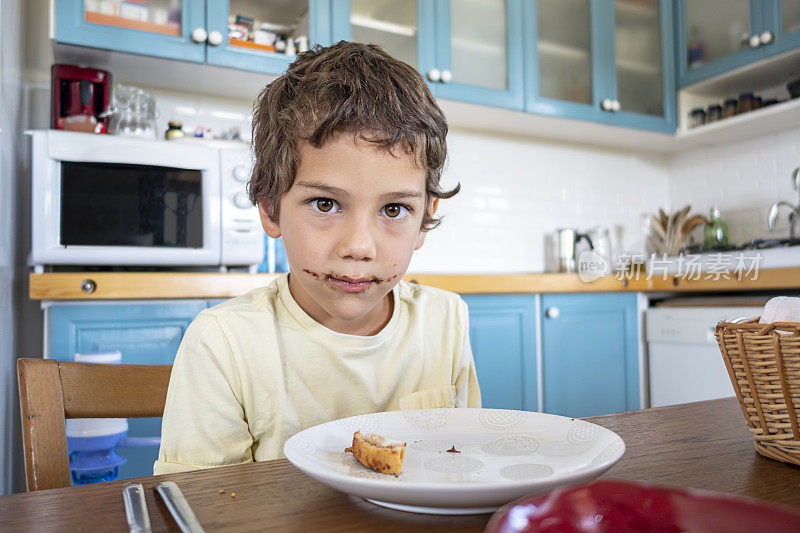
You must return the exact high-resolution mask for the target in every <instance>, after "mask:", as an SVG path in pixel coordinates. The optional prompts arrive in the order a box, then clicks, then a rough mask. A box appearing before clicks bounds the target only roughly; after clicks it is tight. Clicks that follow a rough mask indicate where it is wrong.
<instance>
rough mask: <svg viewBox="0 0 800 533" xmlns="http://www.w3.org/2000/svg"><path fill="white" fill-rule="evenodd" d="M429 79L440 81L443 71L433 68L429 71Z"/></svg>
mask: <svg viewBox="0 0 800 533" xmlns="http://www.w3.org/2000/svg"><path fill="white" fill-rule="evenodd" d="M428 79H429V80H430V81H439V80H441V79H442V73H441V72H439V69H438V68H432V69H430V70H429V71H428Z"/></svg>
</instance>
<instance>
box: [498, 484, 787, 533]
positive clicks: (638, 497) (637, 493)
mask: <svg viewBox="0 0 800 533" xmlns="http://www.w3.org/2000/svg"><path fill="white" fill-rule="evenodd" d="M639 531H641V532H648V533H651V532H652V533H662V532H663V533H667V532H669V533H673V532H674V533H677V532H697V531H702V532H704V533H738V532H742V533H744V532H752V531H769V532H770V533H783V532H787V533H789V532H792V533H797V532H798V531H800V512H797V511H795V510H793V509H790V508H787V507H780V506H777V505H775V504H772V503H768V502H764V501H761V500H755V499H751V498H742V497H739V496H731V495H729V494H723V493H720V492H709V491H704V490H694V489H674V488H667V487H657V486H654V485H643V484H640V483H632V482H627V481H606V480H602V481H596V482H594V483H590V484H587V485H577V486H573V487H565V488H561V489H558V490H555V491H552V492H549V493H545V494H538V495H536V496H529V497H527V498H523V499H521V500H517V501H516V502H512V503H510V504H508V505H506V506H504V507H502V508H500V509H498V511H497V512H496V513H495V514H494V515H492V518H491V520H489V523H488V524H487V526H486V530H485V532H484V533H487V532H488V533H522V532H526V533H534V532H536V533H584V532H586V533H588V532H591V533H606V532H609V533H610V532H639Z"/></svg>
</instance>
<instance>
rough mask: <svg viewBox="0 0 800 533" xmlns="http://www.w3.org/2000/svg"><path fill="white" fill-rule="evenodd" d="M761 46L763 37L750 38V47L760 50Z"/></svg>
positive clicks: (753, 36) (754, 36) (752, 36)
mask: <svg viewBox="0 0 800 533" xmlns="http://www.w3.org/2000/svg"><path fill="white" fill-rule="evenodd" d="M759 46H761V36H760V35H751V36H750V47H751V48H758V47H759Z"/></svg>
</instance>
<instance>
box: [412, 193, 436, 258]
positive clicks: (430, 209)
mask: <svg viewBox="0 0 800 533" xmlns="http://www.w3.org/2000/svg"><path fill="white" fill-rule="evenodd" d="M438 208H439V199H438V198H434V199H433V201H432V202H431V204H430V206H429V207H428V210H427V213H426V215H427V216H429V217H432V216H433V215H435V214H436V210H437V209H438ZM427 235H428V230H426V229H425V228H422V229H421V230H420V232H419V235H417V244H416V245H414V249H415V250H419V249H420V248H422V245H423V244H424V243H425V237H426V236H427Z"/></svg>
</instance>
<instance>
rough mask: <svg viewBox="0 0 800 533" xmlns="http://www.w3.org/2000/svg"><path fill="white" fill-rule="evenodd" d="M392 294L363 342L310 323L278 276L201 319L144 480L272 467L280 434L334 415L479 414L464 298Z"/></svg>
mask: <svg viewBox="0 0 800 533" xmlns="http://www.w3.org/2000/svg"><path fill="white" fill-rule="evenodd" d="M392 297H393V298H394V310H393V312H392V317H391V318H390V319H389V323H388V324H387V325H386V326H385V327H384V328H383V329H382V330H381V331H380V332H379V333H378V334H377V335H372V336H368V337H364V336H358V335H347V334H343V333H337V332H335V331H332V330H330V329H328V328H326V327H325V326H323V325H321V324H319V323H318V322H316V321H315V320H314V319H313V318H311V317H310V316H309V315H308V314H307V313H306V312H305V311H303V309H302V308H301V307H300V306H299V305H297V302H295V301H294V298H292V295H291V293H290V292H289V284H288V276H287V275H284V276H281V277H280V278H278V279H277V280H275V281H274V282H273V283H272V284H270V285H268V286H267V287H263V288H260V289H255V290H253V291H250V292H249V293H247V294H245V295H243V296H240V297H238V298H233V299H231V300H228V301H227V302H224V303H222V304H220V305H217V306H215V307H213V308H211V309H207V310H205V311H203V312H202V313H200V315H198V317H197V318H195V320H194V321H193V322H192V324H191V325H190V326H189V328H188V329H187V330H186V335H184V337H183V341H182V342H181V345H180V348H179V349H178V354H177V356H176V357H175V364H174V365H173V368H172V376H171V378H170V383H169V391H168V392H167V402H166V405H165V407H164V418H163V422H162V427H161V449H160V450H159V453H158V460H157V461H156V462H155V465H154V467H153V471H154V473H155V474H165V473H170V472H179V471H184V470H193V469H198V468H206V467H210V466H223V465H231V464H238V463H246V462H251V461H266V460H270V459H277V458H280V457H283V444H284V443H285V442H286V440H287V439H288V438H289V437H291V436H292V435H294V434H295V433H297V432H298V431H301V430H303V429H306V428H309V427H311V426H314V425H317V424H321V423H323V422H328V421H331V420H336V419H338V418H343V417H348V416H353V415H359V414H364V413H373V412H378V411H391V410H397V409H427V408H434V407H480V404H481V398H480V391H479V390H478V379H477V376H476V374H475V363H474V361H473V358H472V352H471V350H470V345H469V335H468V333H469V327H468V316H467V305H466V304H465V303H464V301H463V300H462V299H461V298H459V297H458V295H456V294H453V293H450V292H447V291H443V290H439V289H434V288H431V287H423V286H420V285H413V284H409V283H405V282H402V281H401V282H400V283H399V284H398V285H397V286H395V288H394V289H393V290H392Z"/></svg>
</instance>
